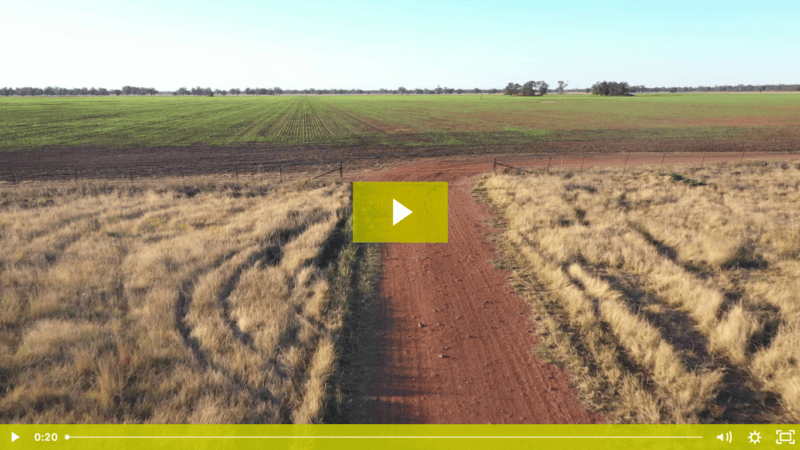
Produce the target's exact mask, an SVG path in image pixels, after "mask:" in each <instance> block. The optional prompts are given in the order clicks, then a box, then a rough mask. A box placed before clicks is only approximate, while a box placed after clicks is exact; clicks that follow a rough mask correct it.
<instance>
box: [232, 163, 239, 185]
mask: <svg viewBox="0 0 800 450" xmlns="http://www.w3.org/2000/svg"><path fill="white" fill-rule="evenodd" d="M233 170H234V171H235V172H236V182H237V183H238V182H239V166H238V165H236V166H233Z"/></svg>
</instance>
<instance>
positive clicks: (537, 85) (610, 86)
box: [0, 81, 800, 96]
mask: <svg viewBox="0 0 800 450" xmlns="http://www.w3.org/2000/svg"><path fill="white" fill-rule="evenodd" d="M558 83H559V86H558V87H557V88H556V90H557V91H558V92H559V93H562V94H563V93H564V92H585V93H595V94H597V95H629V94H635V93H648V92H674V93H678V92H763V91H778V92H782V91H783V92H785V91H800V84H762V85H752V84H748V85H744V84H739V85H736V86H733V85H722V86H714V87H710V86H697V87H663V86H662V87H646V86H644V85H638V86H631V85H629V84H628V83H626V82H621V83H618V82H614V81H610V82H609V81H603V82H599V81H598V82H597V83H595V84H594V85H592V87H591V88H583V89H565V88H566V87H567V83H565V82H563V81H559V82H558ZM549 88H550V86H549V85H548V84H547V83H545V82H544V81H528V82H527V83H525V84H523V85H520V84H518V83H513V82H512V83H508V85H507V86H506V87H505V89H502V90H501V89H480V88H473V89H461V88H451V87H447V86H444V87H442V86H436V88H434V89H428V88H414V89H406V88H405V87H403V86H400V87H399V88H397V89H393V90H392V89H374V90H365V89H314V88H308V89H286V90H284V89H281V88H279V87H272V88H246V89H244V90H242V89H238V88H232V89H228V90H220V89H211V88H210V87H207V88H202V87H199V86H198V87H194V88H191V89H189V88H186V87H182V88H180V89H178V90H176V91H157V90H156V89H154V88H145V87H135V86H124V87H123V88H122V89H105V88H94V87H92V88H85V87H84V88H71V89H69V88H62V87H58V86H48V87H46V88H44V89H41V88H35V87H20V88H9V87H4V88H0V96H11V95H15V96H90V95H91V96H108V95H191V96H226V95H411V94H416V95H452V94H497V93H498V92H502V93H503V94H505V95H522V96H538V95H546V94H547V93H548V92H549Z"/></svg>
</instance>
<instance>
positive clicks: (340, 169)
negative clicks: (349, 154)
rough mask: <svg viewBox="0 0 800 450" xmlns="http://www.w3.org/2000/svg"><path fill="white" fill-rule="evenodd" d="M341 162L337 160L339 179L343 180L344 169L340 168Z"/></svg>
mask: <svg viewBox="0 0 800 450" xmlns="http://www.w3.org/2000/svg"><path fill="white" fill-rule="evenodd" d="M342 166H343V163H342V161H339V180H340V181H344V171H343V170H342Z"/></svg>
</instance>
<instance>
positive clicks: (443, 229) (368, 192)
mask: <svg viewBox="0 0 800 450" xmlns="http://www.w3.org/2000/svg"><path fill="white" fill-rule="evenodd" d="M353 241H354V242H407V243H423V242H425V243H433V242H447V183H441V182H429V183H427V182H398V183H388V182H382V183H366V182H356V183H353Z"/></svg>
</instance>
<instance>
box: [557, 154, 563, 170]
mask: <svg viewBox="0 0 800 450" xmlns="http://www.w3.org/2000/svg"><path fill="white" fill-rule="evenodd" d="M558 170H559V171H562V172H563V171H564V155H561V167H559V168H558Z"/></svg>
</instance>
